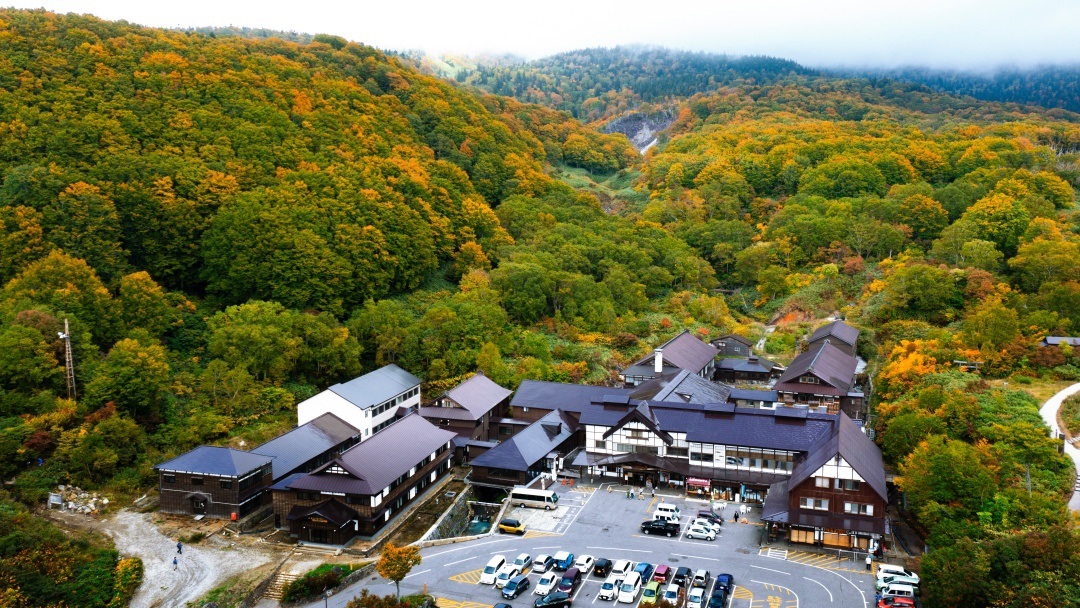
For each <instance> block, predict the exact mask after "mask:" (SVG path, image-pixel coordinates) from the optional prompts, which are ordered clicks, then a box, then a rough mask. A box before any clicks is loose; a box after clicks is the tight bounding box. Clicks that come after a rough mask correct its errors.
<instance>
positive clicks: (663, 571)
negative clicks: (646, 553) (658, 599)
mask: <svg viewBox="0 0 1080 608" xmlns="http://www.w3.org/2000/svg"><path fill="white" fill-rule="evenodd" d="M669 578H671V567H670V566H665V565H664V564H660V565H659V566H657V567H656V570H654V571H653V575H652V580H654V581H656V582H658V583H660V585H665V584H667V581H668V579H669Z"/></svg>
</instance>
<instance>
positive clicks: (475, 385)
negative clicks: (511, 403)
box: [444, 372, 513, 420]
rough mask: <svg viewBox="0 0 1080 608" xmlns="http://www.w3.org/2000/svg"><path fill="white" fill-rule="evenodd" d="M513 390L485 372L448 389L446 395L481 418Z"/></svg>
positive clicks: (477, 418)
mask: <svg viewBox="0 0 1080 608" xmlns="http://www.w3.org/2000/svg"><path fill="white" fill-rule="evenodd" d="M512 392H513V391H511V390H510V389H506V388H503V387H501V386H499V385H498V384H495V383H494V382H492V381H491V380H490V379H489V378H488V377H487V376H485V375H484V373H483V372H478V373H477V374H476V375H475V376H473V377H472V378H469V379H468V380H466V381H465V382H462V383H461V384H459V385H457V386H455V387H454V388H452V389H450V390H448V391H446V393H445V394H444V397H446V398H447V399H449V400H450V401H452V402H454V403H455V404H457V405H459V406H461V407H462V408H464V409H465V410H467V411H468V412H469V413H470V414H472V417H473V418H472V419H473V420H479V419H480V418H482V417H483V416H484V414H486V413H488V412H490V411H491V410H492V409H493V408H494V407H495V406H496V405H498V404H499V403H501V402H502V401H503V400H504V399H506V398H507V397H509V396H510V394H511V393H512Z"/></svg>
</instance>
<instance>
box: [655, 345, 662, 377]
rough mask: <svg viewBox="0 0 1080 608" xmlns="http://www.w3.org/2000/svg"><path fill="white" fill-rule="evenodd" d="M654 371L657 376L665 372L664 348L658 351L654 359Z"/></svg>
mask: <svg viewBox="0 0 1080 608" xmlns="http://www.w3.org/2000/svg"><path fill="white" fill-rule="evenodd" d="M653 371H654V372H656V374H657V375H660V374H662V373H663V372H664V349H662V348H658V349H656V355H655V356H654V357H653Z"/></svg>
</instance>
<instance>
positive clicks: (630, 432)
mask: <svg viewBox="0 0 1080 608" xmlns="http://www.w3.org/2000/svg"><path fill="white" fill-rule="evenodd" d="M626 437H627V438H629V439H648V438H649V433H648V432H646V431H643V430H641V429H626Z"/></svg>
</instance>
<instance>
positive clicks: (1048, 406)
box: [1039, 384, 1080, 511]
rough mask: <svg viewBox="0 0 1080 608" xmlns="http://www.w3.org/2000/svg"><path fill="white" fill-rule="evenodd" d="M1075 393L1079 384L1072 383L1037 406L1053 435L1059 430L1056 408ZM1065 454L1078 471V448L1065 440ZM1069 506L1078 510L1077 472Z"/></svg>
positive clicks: (1079, 391) (1079, 465)
mask: <svg viewBox="0 0 1080 608" xmlns="http://www.w3.org/2000/svg"><path fill="white" fill-rule="evenodd" d="M1076 393H1080V384H1074V385H1072V386H1069V387H1067V388H1065V389H1062V390H1061V391H1060V392H1059V393H1058V394H1056V395H1054V396H1053V397H1051V398H1049V399H1047V400H1046V403H1044V404H1043V406H1042V407H1041V408H1039V414H1041V415H1042V417H1043V421H1044V422H1046V426H1048V427H1050V430H1051V431H1052V432H1053V436H1054V437H1057V435H1058V433H1059V432H1061V431H1060V429H1059V428H1058V423H1057V419H1058V418H1057V416H1058V410H1059V409H1061V403H1062V402H1063V401H1065V398H1066V397H1068V396H1070V395H1075V394H1076ZM1065 455H1066V456H1068V457H1069V458H1072V460H1073V464H1074V465H1075V466H1076V470H1077V471H1078V472H1080V449H1078V448H1077V447H1076V446H1074V445H1073V444H1071V443H1069V442H1068V441H1066V442H1065ZM1069 508H1070V509H1072V510H1073V511H1080V474H1078V478H1077V484H1076V486H1074V488H1073V495H1072V498H1070V499H1069Z"/></svg>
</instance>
